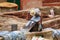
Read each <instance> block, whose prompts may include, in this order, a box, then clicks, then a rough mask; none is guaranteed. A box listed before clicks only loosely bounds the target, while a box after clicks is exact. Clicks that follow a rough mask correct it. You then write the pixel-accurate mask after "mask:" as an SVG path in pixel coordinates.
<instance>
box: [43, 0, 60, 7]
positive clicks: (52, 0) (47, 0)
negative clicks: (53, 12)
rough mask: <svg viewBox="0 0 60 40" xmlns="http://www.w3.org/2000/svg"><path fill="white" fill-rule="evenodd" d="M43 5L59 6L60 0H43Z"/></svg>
mask: <svg viewBox="0 0 60 40" xmlns="http://www.w3.org/2000/svg"><path fill="white" fill-rule="evenodd" d="M43 6H60V0H44V1H43Z"/></svg>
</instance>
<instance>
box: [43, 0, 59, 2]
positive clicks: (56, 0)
mask: <svg viewBox="0 0 60 40" xmlns="http://www.w3.org/2000/svg"><path fill="white" fill-rule="evenodd" d="M43 2H44V3H52V2H60V0H44V1H43Z"/></svg>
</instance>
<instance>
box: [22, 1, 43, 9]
mask: <svg viewBox="0 0 60 40" xmlns="http://www.w3.org/2000/svg"><path fill="white" fill-rule="evenodd" d="M40 6H42V0H21V9H28V8H33V7H40Z"/></svg>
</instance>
